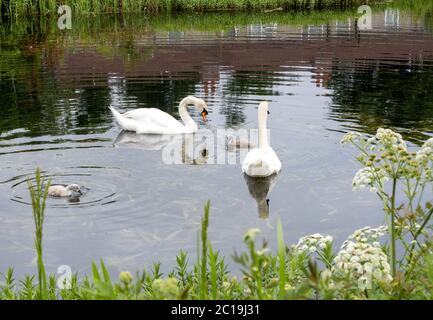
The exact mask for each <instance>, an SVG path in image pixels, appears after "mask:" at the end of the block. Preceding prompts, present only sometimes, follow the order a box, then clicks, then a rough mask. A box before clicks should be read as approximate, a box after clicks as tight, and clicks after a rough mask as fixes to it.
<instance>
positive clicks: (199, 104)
mask: <svg viewBox="0 0 433 320" xmlns="http://www.w3.org/2000/svg"><path fill="white" fill-rule="evenodd" d="M181 104H182V105H185V106H187V105H193V106H195V107H196V108H197V109H198V111H200V114H201V117H202V119H203V122H206V116H207V115H208V114H209V112H208V111H207V104H206V102H205V101H204V100H203V99H200V98H196V97H194V96H188V97H186V98H184V99H183V100H182V101H181Z"/></svg>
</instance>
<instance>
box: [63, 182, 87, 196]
mask: <svg viewBox="0 0 433 320" xmlns="http://www.w3.org/2000/svg"><path fill="white" fill-rule="evenodd" d="M66 190H68V191H71V192H72V195H82V194H83V193H82V191H81V188H80V186H79V185H78V184H75V183H73V184H70V185H68V186H67V187H66Z"/></svg>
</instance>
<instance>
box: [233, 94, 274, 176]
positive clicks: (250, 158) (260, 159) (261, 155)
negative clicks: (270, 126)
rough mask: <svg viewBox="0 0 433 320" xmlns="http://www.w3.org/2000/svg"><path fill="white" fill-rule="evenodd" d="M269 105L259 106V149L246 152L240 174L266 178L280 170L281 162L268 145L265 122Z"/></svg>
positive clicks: (265, 103)
mask: <svg viewBox="0 0 433 320" xmlns="http://www.w3.org/2000/svg"><path fill="white" fill-rule="evenodd" d="M268 114H269V105H268V103H267V102H266V101H263V102H261V103H260V104H259V110H258V116H259V117H258V118H259V147H258V148H255V149H253V150H250V152H248V154H247V156H246V157H245V159H244V161H243V162H242V172H244V173H245V174H247V175H248V176H250V177H268V176H270V175H272V174H274V173H278V172H280V170H281V161H280V159H278V156H277V154H276V153H275V151H274V150H273V149H272V148H271V146H270V145H269V143H268V132H267V129H266V120H267V117H268Z"/></svg>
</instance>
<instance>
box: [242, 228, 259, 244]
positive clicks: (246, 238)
mask: <svg viewBox="0 0 433 320" xmlns="http://www.w3.org/2000/svg"><path fill="white" fill-rule="evenodd" d="M259 233H260V229H257V228H252V229H250V230H248V231H247V232H246V233H245V235H244V242H249V241H254V239H255V238H256V236H257V235H258V234H259Z"/></svg>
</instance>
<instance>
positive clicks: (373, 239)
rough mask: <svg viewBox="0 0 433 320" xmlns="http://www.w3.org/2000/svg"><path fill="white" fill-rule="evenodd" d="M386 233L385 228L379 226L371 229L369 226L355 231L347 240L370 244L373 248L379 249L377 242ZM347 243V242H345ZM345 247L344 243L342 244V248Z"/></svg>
mask: <svg viewBox="0 0 433 320" xmlns="http://www.w3.org/2000/svg"><path fill="white" fill-rule="evenodd" d="M387 231H388V227H387V226H379V227H377V228H371V227H370V226H367V227H364V228H361V229H358V230H356V231H355V232H354V233H352V234H351V235H350V236H349V238H348V239H349V240H353V241H355V242H360V243H370V244H371V245H373V246H375V247H380V243H379V242H378V241H377V240H378V239H379V238H380V237H383V236H384V235H385V234H386V233H387ZM347 242H348V241H347ZM345 246H346V242H345V243H343V246H342V248H344V247H345Z"/></svg>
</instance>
